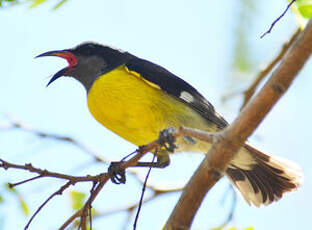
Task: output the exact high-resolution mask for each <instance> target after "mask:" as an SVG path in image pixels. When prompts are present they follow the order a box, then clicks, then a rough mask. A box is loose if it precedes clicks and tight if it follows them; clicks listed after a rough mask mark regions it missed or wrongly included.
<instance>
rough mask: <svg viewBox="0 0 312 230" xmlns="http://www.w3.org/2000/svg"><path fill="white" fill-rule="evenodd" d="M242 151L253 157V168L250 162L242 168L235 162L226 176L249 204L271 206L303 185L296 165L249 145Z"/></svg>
mask: <svg viewBox="0 0 312 230" xmlns="http://www.w3.org/2000/svg"><path fill="white" fill-rule="evenodd" d="M246 150H247V151H246ZM242 151H245V154H246V152H247V153H248V154H249V155H250V156H251V157H252V158H253V161H252V162H251V164H250V166H249V169H248V168H246V162H244V163H243V164H242V165H243V167H240V165H239V164H238V162H237V161H235V160H234V161H233V162H232V164H231V165H230V166H229V167H228V169H227V171H226V175H227V177H228V178H229V179H230V181H231V182H232V183H233V184H234V185H235V186H236V187H237V188H238V190H239V191H240V192H241V193H242V195H243V197H244V198H245V200H246V201H247V202H248V203H249V204H253V205H255V206H257V207H259V206H260V205H262V204H263V205H268V204H270V203H272V202H273V201H277V200H279V199H280V198H281V197H282V196H283V194H284V193H286V192H290V191H293V190H296V189H297V188H298V187H299V186H300V185H301V184H302V173H301V170H300V168H299V166H297V165H296V164H294V163H292V162H290V161H287V160H285V159H281V158H278V157H275V156H274V157H273V156H270V155H267V154H264V153H262V152H260V151H259V150H257V149H255V148H254V147H252V146H250V145H248V144H246V145H245V146H244V149H243V150H242ZM238 154H240V153H238Z"/></svg>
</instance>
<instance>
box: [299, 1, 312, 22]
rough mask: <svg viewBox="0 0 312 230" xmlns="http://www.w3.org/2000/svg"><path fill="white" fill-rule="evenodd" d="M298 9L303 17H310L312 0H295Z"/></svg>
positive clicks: (311, 15) (311, 14)
mask: <svg viewBox="0 0 312 230" xmlns="http://www.w3.org/2000/svg"><path fill="white" fill-rule="evenodd" d="M296 3H297V6H298V10H299V12H300V14H301V15H302V16H303V17H304V18H311V17H312V0H297V1H296Z"/></svg>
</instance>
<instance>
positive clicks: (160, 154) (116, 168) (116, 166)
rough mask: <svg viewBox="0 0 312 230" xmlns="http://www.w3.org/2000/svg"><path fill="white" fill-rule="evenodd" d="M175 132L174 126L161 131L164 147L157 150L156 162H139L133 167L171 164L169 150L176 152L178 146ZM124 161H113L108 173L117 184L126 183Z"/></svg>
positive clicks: (160, 141)
mask: <svg viewBox="0 0 312 230" xmlns="http://www.w3.org/2000/svg"><path fill="white" fill-rule="evenodd" d="M174 133H175V129H174V128H168V129H165V130H163V131H161V132H160V133H159V138H158V140H159V144H160V145H161V147H162V149H160V150H158V149H157V150H155V152H154V154H156V158H157V161H156V162H137V164H136V165H135V166H132V167H152V168H165V167H167V166H168V165H169V164H170V158H169V154H168V152H174V149H175V148H177V146H176V145H175V144H174V142H175V138H174V137H173V134H174ZM122 162H123V161H115V162H111V164H110V166H109V168H108V173H109V174H110V177H111V180H112V182H113V183H115V184H125V183H126V174H125V170H122V169H120V164H121V163H122Z"/></svg>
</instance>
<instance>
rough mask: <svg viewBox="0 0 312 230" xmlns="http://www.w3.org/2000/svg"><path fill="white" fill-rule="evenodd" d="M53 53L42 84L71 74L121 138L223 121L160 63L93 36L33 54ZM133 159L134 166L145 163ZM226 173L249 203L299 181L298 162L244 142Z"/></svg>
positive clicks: (180, 144) (184, 143) (202, 148)
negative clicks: (52, 67)
mask: <svg viewBox="0 0 312 230" xmlns="http://www.w3.org/2000/svg"><path fill="white" fill-rule="evenodd" d="M46 56H56V57H60V58H63V59H65V60H66V61H67V62H68V66H67V67H65V68H63V69H61V70H60V71H58V72H57V73H55V74H54V75H53V76H52V78H51V79H50V81H49V82H48V84H47V86H49V85H50V84H51V83H52V82H54V81H55V80H56V79H58V78H60V77H72V78H74V79H76V80H78V81H79V82H80V83H81V84H82V85H83V86H84V88H85V89H86V92H87V104H88V109H89V111H90V113H91V114H92V115H93V117H94V118H95V119H96V120H97V121H98V122H99V123H101V124H102V125H103V126H105V127H106V128H108V129H109V130H111V131H112V132H114V133H116V134H117V135H119V136H120V137H122V138H123V139H125V140H127V141H129V142H131V143H133V144H135V145H137V146H141V145H146V144H148V143H150V142H152V141H154V140H155V139H157V138H158V136H159V133H160V131H162V130H166V129H169V128H175V129H177V128H179V127H181V126H184V127H189V128H194V129H199V130H203V131H207V132H218V131H221V130H223V129H225V128H226V127H227V126H228V125H229V123H228V122H227V121H226V120H225V119H224V118H223V117H222V116H221V115H220V114H219V113H218V112H217V111H216V110H215V108H214V106H213V105H212V104H211V103H210V102H209V101H208V100H207V99H206V98H205V97H204V96H202V94H201V93H199V92H198V91H197V90H196V89H195V88H194V87H193V86H191V85H190V84H189V83H187V82H186V81H184V80H183V79H181V78H179V77H178V76H176V75H174V74H173V73H171V72H170V71H168V70H167V69H165V68H163V67H161V66H160V65H157V64H154V63H152V62H150V61H148V60H145V59H142V58H139V57H137V56H135V55H133V54H131V53H129V52H125V51H122V50H119V49H115V48H112V47H110V46H107V45H102V44H99V43H95V42H84V43H81V44H79V45H77V46H76V47H74V48H70V49H62V50H54V51H49V52H45V53H42V54H40V55H38V56H37V57H46ZM210 147H211V144H210V143H206V142H203V141H200V140H196V139H194V138H191V137H183V138H179V139H178V140H177V141H176V149H174V153H178V152H200V153H206V152H207V151H208V150H209V148H210ZM154 154H155V155H156V158H157V162H155V164H154V167H159V168H164V167H167V166H168V165H169V164H170V157H169V154H170V151H168V149H166V148H164V149H160V150H159V151H157V152H154ZM147 163H148V162H138V165H137V166H147V165H149V164H147ZM225 175H226V177H227V178H228V179H229V180H230V182H231V183H232V185H234V186H235V187H236V188H237V189H238V190H239V191H240V193H241V194H242V196H243V198H244V199H245V200H246V202H247V203H248V204H249V205H254V206H256V207H259V206H262V205H268V204H271V203H272V202H274V201H277V200H279V199H280V198H281V197H282V196H283V194H284V193H286V192H290V191H294V190H297V189H298V188H299V187H300V185H301V184H302V181H303V175H302V172H301V169H300V167H299V166H298V165H297V164H296V163H293V162H291V161H288V160H286V159H283V158H280V157H277V156H272V155H270V154H267V153H263V152H262V151H260V150H258V149H257V148H255V147H253V146H252V145H250V144H249V143H248V142H246V143H245V144H244V146H243V147H241V149H240V150H239V152H238V153H237V155H236V156H235V157H234V159H232V160H231V161H230V163H229V165H228V167H227V169H226V171H225Z"/></svg>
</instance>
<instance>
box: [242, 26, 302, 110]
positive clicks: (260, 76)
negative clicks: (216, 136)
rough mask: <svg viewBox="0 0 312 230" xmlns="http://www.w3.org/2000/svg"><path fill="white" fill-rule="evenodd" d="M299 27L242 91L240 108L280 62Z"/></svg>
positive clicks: (296, 35)
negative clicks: (242, 98)
mask: <svg viewBox="0 0 312 230" xmlns="http://www.w3.org/2000/svg"><path fill="white" fill-rule="evenodd" d="M300 31H301V29H300V28H298V29H297V30H296V32H295V33H294V34H293V35H292V36H291V38H290V40H289V41H288V42H286V43H285V44H284V45H283V47H282V49H281V50H280V52H279V54H278V55H277V56H276V57H275V58H274V59H273V60H272V61H271V62H270V63H269V64H268V65H267V66H266V67H265V68H264V69H262V70H261V71H260V72H259V74H258V75H257V76H256V78H255V80H254V81H253V83H252V84H251V85H250V86H249V88H248V89H246V90H245V91H244V102H243V105H242V107H241V110H242V109H243V108H244V107H245V105H246V104H247V102H248V101H249V100H250V98H251V97H252V96H253V95H254V93H255V91H256V89H257V87H258V86H259V84H260V82H261V81H262V80H263V79H264V78H265V77H266V76H267V75H268V74H269V73H270V72H271V71H272V70H273V68H274V67H275V66H276V65H277V64H278V63H279V62H280V60H281V59H282V58H283V57H284V55H285V54H286V52H287V50H288V49H289V47H290V46H291V45H292V44H293V42H294V41H295V40H296V38H297V37H298V35H299V34H300Z"/></svg>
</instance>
